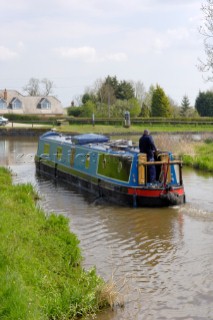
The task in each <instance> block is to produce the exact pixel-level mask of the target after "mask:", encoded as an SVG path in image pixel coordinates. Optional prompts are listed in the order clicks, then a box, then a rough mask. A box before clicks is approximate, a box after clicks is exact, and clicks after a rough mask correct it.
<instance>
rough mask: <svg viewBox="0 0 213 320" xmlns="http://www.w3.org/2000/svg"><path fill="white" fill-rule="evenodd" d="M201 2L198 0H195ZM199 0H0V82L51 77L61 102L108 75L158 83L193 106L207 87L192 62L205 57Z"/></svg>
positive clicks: (19, 85) (17, 84)
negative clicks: (185, 97) (200, 30)
mask: <svg viewBox="0 0 213 320" xmlns="http://www.w3.org/2000/svg"><path fill="white" fill-rule="evenodd" d="M203 1H204V3H205V0H203ZM202 3H203V2H202V1H201V0H200V1H197V0H131V1H130V0H0V8H1V10H0V74H1V77H0V89H1V90H4V89H5V88H6V89H8V90H9V89H11V90H17V91H19V92H20V93H22V94H26V93H24V91H23V87H24V86H26V84H27V83H28V82H29V80H30V78H37V79H40V80H42V79H43V78H47V79H49V80H50V81H53V83H54V88H53V95H55V96H56V97H57V98H58V99H59V100H60V101H61V102H62V105H63V106H64V107H67V106H70V104H71V101H72V100H74V101H78V100H79V99H78V97H79V96H81V95H83V94H84V92H85V90H86V88H88V87H89V88H92V87H93V86H94V83H95V82H96V81H97V80H98V79H102V80H104V79H105V78H106V77H107V76H108V75H110V76H116V77H117V79H118V80H119V81H122V80H126V81H134V82H137V81H141V82H142V83H143V84H144V86H145V89H146V90H147V91H148V90H149V87H150V85H157V84H158V85H160V86H161V87H162V88H163V89H164V91H165V93H166V94H167V95H168V96H169V97H171V98H172V99H173V100H174V102H175V103H176V104H178V105H181V101H182V99H183V96H184V95H187V96H188V98H189V100H190V104H191V105H192V106H194V103H195V99H196V97H197V96H198V94H199V91H206V90H209V89H211V88H212V85H211V83H209V82H208V83H207V82H206V81H205V80H204V75H203V74H202V73H201V72H200V71H199V70H198V67H197V66H198V64H199V60H198V59H199V58H200V59H202V60H205V53H204V45H203V38H202V36H201V35H200V34H199V31H198V29H199V26H200V25H201V23H202V17H203V15H202V11H201V5H202Z"/></svg>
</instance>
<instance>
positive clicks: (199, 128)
mask: <svg viewBox="0 0 213 320" xmlns="http://www.w3.org/2000/svg"><path fill="white" fill-rule="evenodd" d="M145 128H148V129H149V130H150V131H151V132H213V127H212V125H210V124H206V125H202V124H200V125H195V124H191V125H190V124H176V125H174V124H141V125H131V126H130V128H124V127H123V126H122V125H120V126H119V125H95V126H92V124H72V125H62V126H58V127H57V130H58V131H63V132H77V133H90V132H93V133H102V134H112V133H114V134H121V133H122V134H131V133H139V134H140V133H141V132H143V130H144V129H145Z"/></svg>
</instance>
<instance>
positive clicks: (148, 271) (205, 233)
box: [0, 137, 213, 320]
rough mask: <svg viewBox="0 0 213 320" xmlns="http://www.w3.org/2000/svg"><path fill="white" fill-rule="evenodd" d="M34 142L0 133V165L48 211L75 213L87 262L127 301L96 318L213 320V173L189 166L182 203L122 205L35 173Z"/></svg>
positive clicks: (73, 226)
mask: <svg viewBox="0 0 213 320" xmlns="http://www.w3.org/2000/svg"><path fill="white" fill-rule="evenodd" d="M176 139H177V138H176ZM164 140H165V138H164ZM159 143H160V141H159ZM181 144H183V142H181ZM171 145H173V143H171ZM36 148H37V140H36V139H34V138H30V137H29V138H20V137H19V138H7V139H5V138H2V137H1V138H0V165H4V166H7V167H9V168H10V169H11V170H12V172H13V181H14V183H25V182H30V183H32V184H33V185H34V186H35V188H36V189H37V191H38V192H39V194H40V196H41V200H40V202H39V205H40V206H42V207H43V208H44V210H45V211H47V212H55V213H56V214H59V213H61V214H63V215H65V216H67V217H68V218H69V219H70V228H71V230H72V231H73V232H74V233H76V234H77V236H78V238H79V239H80V246H81V248H82V253H83V256H84V258H85V260H84V265H85V268H86V269H89V268H91V267H93V266H95V267H96V269H97V273H98V274H100V275H101V276H102V277H104V279H105V280H106V281H110V282H111V283H112V282H114V284H115V291H116V290H117V291H119V293H120V294H119V295H118V296H117V301H118V302H120V304H124V306H123V307H120V306H117V307H115V308H114V310H113V311H112V310H108V311H106V312H103V313H101V314H100V315H98V316H97V317H96V319H98V320H109V319H110V320H111V319H113V320H120V319H128V320H135V319H138V320H158V319H169V320H171V319H178V320H179V319H186V320H191V319H196V320H201V319H213V281H212V279H213V176H212V175H210V174H202V173H200V172H197V171H194V170H191V169H188V168H185V169H184V172H183V179H184V186H185V191H186V200H187V203H186V204H184V205H183V206H180V207H178V206H177V207H172V208H161V209H147V208H136V209H135V208H134V209H133V208H125V207H119V206H115V205H110V204H108V203H103V202H102V203H101V202H97V200H96V199H94V198H93V197H92V196H90V195H88V194H86V193H84V194H82V193H81V192H80V190H77V189H74V188H72V187H70V186H67V185H64V184H60V183H54V181H53V180H51V179H46V178H43V177H39V176H37V175H36V173H35V165H34V155H35V152H36Z"/></svg>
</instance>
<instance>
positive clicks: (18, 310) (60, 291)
mask: <svg viewBox="0 0 213 320" xmlns="http://www.w3.org/2000/svg"><path fill="white" fill-rule="evenodd" d="M0 186H1V188H0V243H1V246H0V301H1V303H0V319H4V320H6V319H8V320H9V319H10V320H11V319H13V320H16V319H17V320H18V319H19V320H29V319H30V320H31V319H32V320H33V319H34V320H45V319H64V320H65V319H74V318H77V317H83V316H86V315H87V314H95V313H96V312H98V310H99V309H100V308H103V307H104V306H106V305H108V302H107V301H106V300H105V299H103V298H101V299H100V295H101V290H100V288H101V287H102V286H103V285H104V281H103V280H102V279H101V278H100V277H99V276H98V275H97V274H96V271H95V269H94V268H92V269H91V270H88V271H86V270H84V269H83V268H82V266H81V263H82V255H81V250H80V248H79V240H78V239H77V237H76V235H74V234H73V233H72V232H70V229H69V223H68V220H67V219H66V218H65V217H63V216H61V215H58V216H57V215H55V214H50V215H46V214H45V212H43V210H41V209H40V208H38V207H37V206H36V203H35V199H36V198H37V195H36V193H35V191H34V189H33V187H32V186H31V185H30V184H20V185H13V184H12V180H11V174H10V172H9V171H8V170H6V169H5V168H0Z"/></svg>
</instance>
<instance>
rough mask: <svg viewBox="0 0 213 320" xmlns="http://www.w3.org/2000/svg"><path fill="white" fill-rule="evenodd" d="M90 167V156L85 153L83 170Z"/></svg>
mask: <svg viewBox="0 0 213 320" xmlns="http://www.w3.org/2000/svg"><path fill="white" fill-rule="evenodd" d="M89 166H90V154H89V153H87V155H86V161H85V168H86V169H88V168H89Z"/></svg>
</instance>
